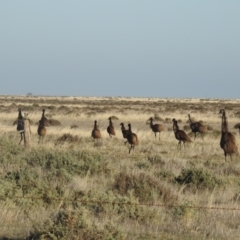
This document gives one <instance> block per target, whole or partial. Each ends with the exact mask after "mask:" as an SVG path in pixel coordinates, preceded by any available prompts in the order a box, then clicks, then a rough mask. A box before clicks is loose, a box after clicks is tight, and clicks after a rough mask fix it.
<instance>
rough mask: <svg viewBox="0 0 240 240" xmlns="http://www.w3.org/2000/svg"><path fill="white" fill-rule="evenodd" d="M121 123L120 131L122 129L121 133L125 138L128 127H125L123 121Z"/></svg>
mask: <svg viewBox="0 0 240 240" xmlns="http://www.w3.org/2000/svg"><path fill="white" fill-rule="evenodd" d="M120 125H121V131H122V135H123V138H126V139H127V135H128V134H129V133H130V132H129V130H128V129H126V128H125V126H124V123H120ZM127 142H128V140H127V141H126V142H125V144H126V143H127Z"/></svg>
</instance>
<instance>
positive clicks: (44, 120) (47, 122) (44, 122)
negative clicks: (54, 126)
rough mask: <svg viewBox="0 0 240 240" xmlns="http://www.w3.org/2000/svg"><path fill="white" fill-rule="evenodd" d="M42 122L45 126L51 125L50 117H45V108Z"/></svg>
mask: <svg viewBox="0 0 240 240" xmlns="http://www.w3.org/2000/svg"><path fill="white" fill-rule="evenodd" d="M40 121H41V124H42V125H44V127H49V125H50V124H49V121H48V119H47V118H46V117H45V109H43V110H42V118H41V119H40Z"/></svg>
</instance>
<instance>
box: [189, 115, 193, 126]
mask: <svg viewBox="0 0 240 240" xmlns="http://www.w3.org/2000/svg"><path fill="white" fill-rule="evenodd" d="M188 119H189V123H190V124H191V123H192V120H191V118H190V115H188Z"/></svg>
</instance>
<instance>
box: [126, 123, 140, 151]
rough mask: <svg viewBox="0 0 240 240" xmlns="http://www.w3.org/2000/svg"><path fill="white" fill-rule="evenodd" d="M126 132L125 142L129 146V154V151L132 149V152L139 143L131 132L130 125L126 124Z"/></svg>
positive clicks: (135, 135)
mask: <svg viewBox="0 0 240 240" xmlns="http://www.w3.org/2000/svg"><path fill="white" fill-rule="evenodd" d="M128 131H129V134H128V135H127V141H128V142H129V144H130V148H129V153H130V152H131V150H132V149H133V150H134V147H135V146H137V145H138V144H139V141H138V137H137V134H136V133H133V132H132V127H131V124H130V123H129V124H128Z"/></svg>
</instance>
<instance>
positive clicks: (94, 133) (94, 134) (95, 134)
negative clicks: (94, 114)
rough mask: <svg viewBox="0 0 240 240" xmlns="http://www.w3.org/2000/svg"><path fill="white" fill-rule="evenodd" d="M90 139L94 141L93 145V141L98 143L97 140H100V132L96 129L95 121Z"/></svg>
mask: <svg viewBox="0 0 240 240" xmlns="http://www.w3.org/2000/svg"><path fill="white" fill-rule="evenodd" d="M92 137H93V139H94V143H95V140H97V141H98V140H99V139H101V138H102V135H101V131H100V130H99V129H98V126H97V121H96V120H95V121H94V126H93V130H92Z"/></svg>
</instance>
